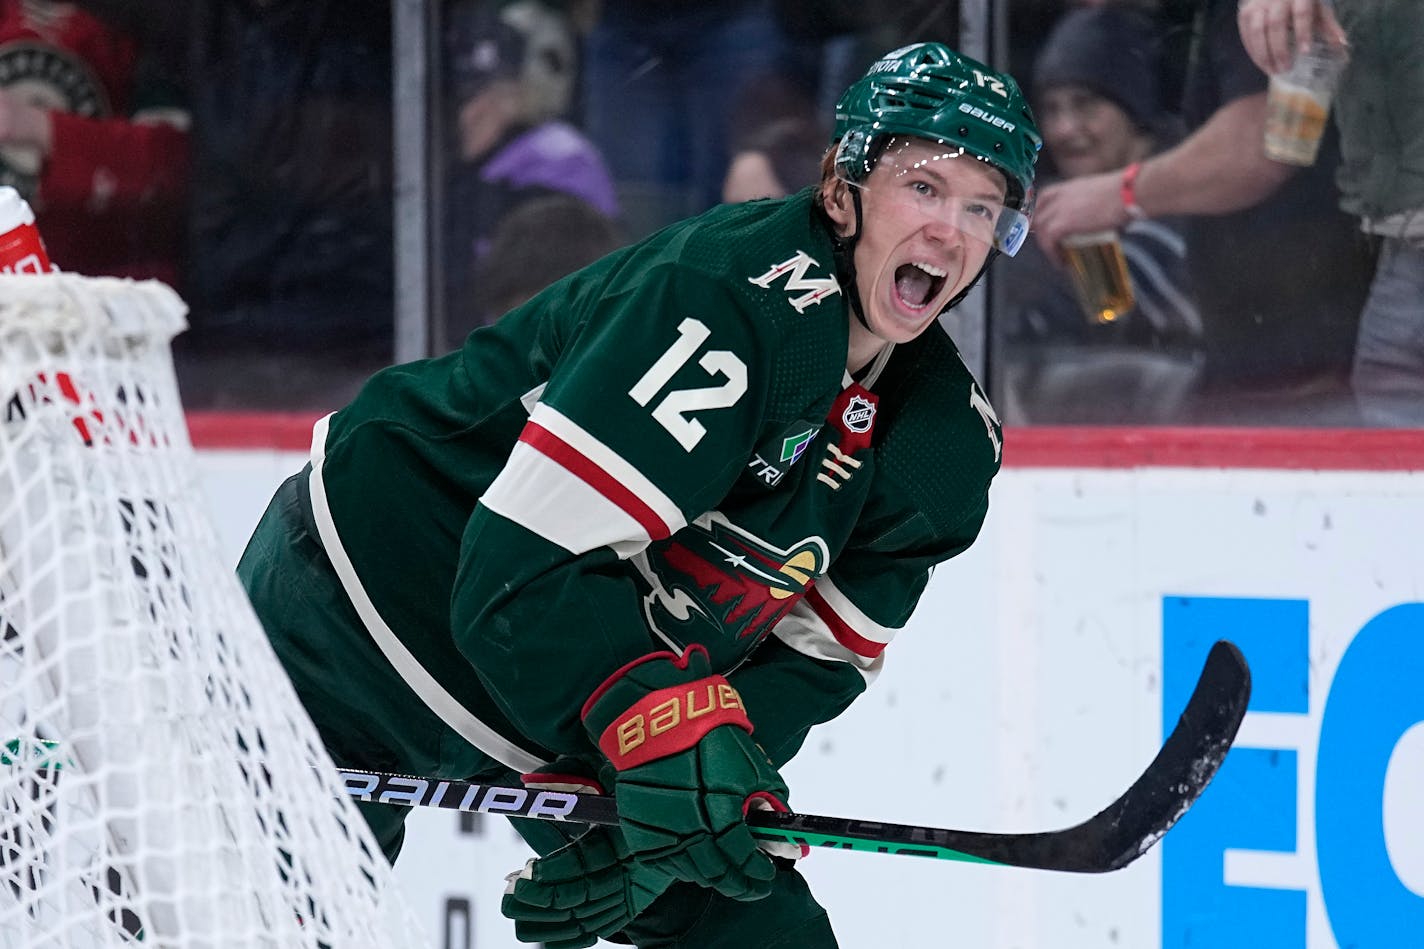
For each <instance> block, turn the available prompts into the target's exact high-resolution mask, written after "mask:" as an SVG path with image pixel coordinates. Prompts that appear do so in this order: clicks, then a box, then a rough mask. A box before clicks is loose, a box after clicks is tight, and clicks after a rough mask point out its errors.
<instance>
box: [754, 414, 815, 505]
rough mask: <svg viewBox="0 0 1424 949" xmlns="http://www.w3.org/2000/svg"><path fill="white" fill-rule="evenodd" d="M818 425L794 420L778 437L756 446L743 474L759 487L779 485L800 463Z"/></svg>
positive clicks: (813, 439)
mask: <svg viewBox="0 0 1424 949" xmlns="http://www.w3.org/2000/svg"><path fill="white" fill-rule="evenodd" d="M821 424H822V423H820V422H812V421H810V420H808V419H798V420H797V421H795V422H793V423H791V424H790V425H788V426H787V427H786V429H785V430H784V431H783V432H782V434H781V435H778V436H776V437H774V438H768V439H767V440H766V441H764V442H762V443H761V444H760V445H758V446H757V449H756V451H755V452H753V453H752V457H751V460H749V461H748V462H747V474H748V475H749V476H750V477H751V478H752V480H754V481H756V483H757V484H759V485H761V486H762V487H763V488H767V489H771V488H774V487H776V486H777V485H779V484H780V483H781V481H782V479H783V478H785V477H786V472H788V471H789V470H791V466H792V465H794V464H796V462H798V461H800V460H801V458H802V456H804V455H805V454H806V449H807V448H808V447H809V446H810V444H811V443H812V442H814V441H815V440H816V436H818V435H819V434H820V433H821Z"/></svg>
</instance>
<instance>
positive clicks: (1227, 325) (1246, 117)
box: [1034, 0, 1372, 424]
mask: <svg viewBox="0 0 1424 949" xmlns="http://www.w3.org/2000/svg"><path fill="white" fill-rule="evenodd" d="M1196 26H1197V35H1198V36H1199V37H1200V38H1201V41H1200V43H1199V48H1198V50H1197V55H1196V56H1195V57H1194V58H1193V66H1192V70H1191V72H1190V74H1189V75H1188V77H1187V84H1186V90H1185V98H1184V118H1185V119H1186V122H1187V126H1188V127H1189V128H1190V129H1192V131H1191V134H1189V135H1188V136H1187V137H1186V138H1185V139H1184V140H1183V141H1182V142H1181V143H1180V144H1178V145H1177V146H1176V147H1174V148H1171V149H1168V150H1167V151H1165V152H1162V153H1161V154H1158V155H1155V156H1153V157H1151V158H1149V159H1147V160H1146V161H1144V162H1142V163H1141V165H1140V169H1139V170H1138V171H1137V172H1136V174H1135V175H1130V174H1128V173H1127V171H1128V168H1131V167H1132V166H1127V168H1121V169H1114V170H1112V171H1108V172H1105V173H1102V174H1094V175H1084V176H1082V177H1078V178H1073V179H1071V180H1068V181H1064V182H1060V183H1058V184H1055V185H1050V186H1049V187H1047V188H1045V189H1044V190H1043V193H1042V194H1041V195H1040V196H1039V202H1038V210H1037V213H1036V215H1035V218H1034V229H1035V231H1036V232H1037V234H1038V236H1039V239H1040V241H1041V242H1042V243H1043V245H1044V246H1045V247H1046V248H1049V249H1050V250H1051V249H1052V248H1054V247H1056V245H1057V244H1058V243H1059V242H1060V241H1061V240H1062V239H1063V238H1064V237H1066V236H1067V235H1069V234H1073V233H1083V232H1089V231H1098V230H1104V229H1108V228H1121V227H1123V226H1125V225H1126V224H1128V223H1129V222H1130V221H1131V220H1132V219H1133V217H1134V215H1135V214H1137V213H1139V211H1140V212H1141V213H1144V214H1146V215H1148V216H1150V217H1163V216H1170V215H1190V216H1192V217H1191V222H1190V227H1189V230H1188V243H1187V261H1188V267H1189V269H1190V272H1191V277H1192V288H1193V292H1194V294H1195V297H1196V301H1197V306H1198V308H1199V311H1200V313H1201V316H1202V322H1203V342H1204V344H1205V347H1206V354H1207V355H1206V358H1207V361H1206V367H1205V378H1204V386H1205V387H1206V388H1207V394H1206V395H1205V396H1204V397H1203V398H1202V399H1201V400H1199V401H1198V409H1197V411H1198V412H1200V413H1201V414H1202V415H1203V416H1204V417H1205V418H1206V419H1208V420H1213V421H1251V422H1257V423H1263V422H1295V423H1307V424H1310V423H1317V424H1342V423H1348V422H1349V421H1350V420H1352V419H1353V418H1354V417H1355V414H1354V410H1353V406H1352V403H1351V400H1350V399H1349V397H1348V392H1347V389H1346V386H1345V376H1346V373H1347V370H1348V367H1349V365H1350V358H1351V353H1352V351H1353V348H1354V338H1355V327H1356V324H1357V319H1358V314H1359V310H1360V305H1361V304H1362V303H1363V300H1364V295H1365V290H1366V287H1367V285H1368V279H1369V272H1370V268H1371V265H1372V262H1371V255H1370V252H1369V248H1368V246H1367V244H1366V243H1365V242H1364V241H1363V240H1361V239H1360V237H1359V235H1358V234H1356V233H1355V232H1354V229H1353V228H1352V227H1351V224H1350V221H1349V219H1348V218H1347V217H1346V216H1345V215H1343V214H1341V213H1340V211H1339V210H1338V209H1337V208H1335V207H1334V195H1333V193H1332V192H1333V186H1332V184H1331V177H1332V175H1333V174H1334V170H1335V167H1336V164H1337V162H1338V147H1337V146H1336V144H1335V141H1334V139H1333V136H1327V140H1326V141H1325V142H1324V143H1323V145H1322V147H1321V155H1320V158H1319V160H1318V161H1317V162H1316V164H1315V165H1314V166H1313V167H1312V168H1310V169H1300V170H1298V169H1296V168H1294V167H1292V166H1288V165H1282V164H1278V163H1276V162H1274V161H1271V160H1270V159H1268V158H1266V157H1265V155H1264V153H1263V151H1262V147H1261V142H1262V137H1263V134H1264V127H1265V110H1266V76H1265V74H1264V73H1263V72H1261V70H1259V69H1258V68H1256V66H1255V65H1254V64H1252V63H1251V61H1250V59H1249V57H1247V55H1246V51H1245V49H1244V48H1243V47H1242V45H1241V39H1240V37H1239V35H1238V33H1237V28H1236V4H1235V3H1234V2H1232V0H1202V2H1201V5H1200V7H1199V8H1198V10H1197V13H1196Z"/></svg>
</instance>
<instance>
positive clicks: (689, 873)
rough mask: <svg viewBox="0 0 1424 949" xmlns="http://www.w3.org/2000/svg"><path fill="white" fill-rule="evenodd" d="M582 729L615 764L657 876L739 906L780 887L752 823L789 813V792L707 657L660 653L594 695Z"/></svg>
mask: <svg viewBox="0 0 1424 949" xmlns="http://www.w3.org/2000/svg"><path fill="white" fill-rule="evenodd" d="M583 723H584V727H585V728H586V729H588V732H589V734H590V735H591V736H592V737H593V740H594V741H595V742H596V743H597V744H598V747H599V749H600V750H601V751H602V752H603V754H604V755H605V756H606V757H607V758H608V761H609V763H610V765H611V770H612V771H613V772H614V776H613V778H612V780H611V781H608V782H606V783H609V784H612V785H613V789H614V797H615V799H616V800H617V801H618V816H619V818H620V819H621V821H622V823H621V827H622V830H623V837H624V839H625V840H626V841H627V844H628V849H629V851H630V852H631V853H632V854H633V856H635V857H637V858H638V859H639V860H640V861H641V862H642V863H643V864H645V865H646V866H648V867H649V868H650V869H653V870H657V871H660V872H662V873H666V874H668V875H670V876H672V877H675V878H676V879H678V880H685V881H687V882H689V883H696V884H699V885H701V886H706V887H711V888H712V889H714V890H716V891H717V892H719V893H721V894H723V895H725V896H730V897H732V898H733V899H739V900H755V899H760V898H761V897H763V896H765V895H766V894H767V893H768V892H769V891H770V889H771V882H772V879H773V877H774V876H775V873H776V871H775V868H774V867H773V866H772V863H771V858H770V857H768V856H767V855H766V854H765V853H762V852H761V851H760V850H759V849H758V848H757V842H756V841H755V840H754V839H753V838H752V834H751V829H750V828H749V827H748V826H747V823H746V820H745V815H746V812H747V811H748V810H749V809H750V808H752V807H770V808H772V809H775V810H783V811H784V810H786V804H785V803H784V801H785V799H786V796H787V795H786V784H785V782H784V781H782V779H781V775H779V774H778V773H777V771H776V769H775V768H774V767H772V765H771V762H770V761H768V760H767V757H766V754H765V753H764V752H763V751H762V750H761V749H760V748H758V747H757V745H756V743H755V742H753V741H752V738H751V731H752V725H751V721H750V720H749V719H748V718H747V713H746V710H745V708H744V707H743V706H742V700H741V697H740V696H739V695H738V694H737V690H736V689H734V688H732V686H731V684H730V683H728V682H727V680H726V679H724V678H723V677H722V676H720V675H712V674H711V664H710V661H709V659H708V656H707V650H706V649H704V648H702V647H701V646H697V645H693V646H689V647H688V648H687V649H686V650H685V651H684V652H683V654H682V656H681V657H678V656H675V655H673V654H672V653H670V652H658V653H652V654H650V655H647V656H644V657H642V658H641V659H638V660H635V661H634V662H631V663H629V664H628V665H626V666H624V667H623V668H621V669H619V670H618V671H617V672H615V673H614V674H613V675H611V676H610V677H609V678H608V679H607V680H606V681H605V682H604V683H603V685H601V686H599V687H598V689H597V690H595V691H594V693H593V695H591V696H590V697H589V699H588V701H587V702H585V703H584V707H583Z"/></svg>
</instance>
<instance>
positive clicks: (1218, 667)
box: [341, 640, 1251, 873]
mask: <svg viewBox="0 0 1424 949" xmlns="http://www.w3.org/2000/svg"><path fill="white" fill-rule="evenodd" d="M1250 697H1251V672H1250V670H1249V669H1248V668H1247V666H1246V661H1245V659H1244V658H1242V656H1241V652H1240V650H1238V649H1237V648H1236V646H1234V645H1233V644H1231V643H1229V642H1226V641H1225V640H1222V641H1220V642H1218V643H1216V645H1214V646H1212V648H1211V652H1210V653H1208V655H1207V659H1206V665H1205V667H1204V668H1203V670H1202V674H1201V678H1200V679H1199V680H1198V681H1197V685H1196V688H1195V689H1194V690H1193V691H1192V696H1191V699H1190V700H1189V701H1188V702H1187V707H1186V708H1185V709H1184V710H1183V712H1182V715H1181V718H1179V719H1178V720H1177V725H1176V727H1175V728H1173V729H1172V734H1171V735H1170V736H1168V738H1167V741H1166V743H1165V744H1164V745H1163V746H1162V748H1161V750H1160V751H1158V752H1157V757H1156V758H1154V759H1153V760H1152V763H1151V764H1150V765H1148V766H1147V770H1146V771H1144V772H1143V773H1142V776H1141V777H1139V778H1138V779H1137V780H1136V781H1135V782H1133V784H1132V786H1131V787H1130V788H1128V789H1127V791H1126V792H1125V793H1124V794H1123V795H1122V796H1121V797H1119V798H1118V799H1117V800H1116V801H1114V802H1113V803H1112V804H1110V805H1108V807H1107V808H1105V809H1104V810H1102V811H1101V812H1099V813H1098V814H1097V815H1096V816H1094V817H1092V818H1090V819H1089V820H1086V821H1084V822H1083V823H1081V824H1077V825H1075V826H1073V827H1067V828H1064V829H1062V830H1054V831H1046V832H1043V833H1031V834H998V833H987V832H983V831H972V830H947V829H941V828H937V827H916V826H911V825H905V824H884V823H880V822H878V821H866V820H851V819H848V818H842V817H818V816H816V815H814V814H776V813H770V812H766V811H753V812H752V813H751V814H749V815H748V816H747V822H748V823H749V824H751V825H752V830H753V833H754V835H755V836H756V837H758V838H760V839H762V840H775V841H790V842H792V843H797V844H807V845H809V846H812V847H832V848H837V849H841V850H865V851H870V852H873V853H891V854H900V855H904V856H915V857H934V858H937V859H940V860H961V861H967V862H972V863H989V864H998V865H1002V866H1011V867H1028V868H1032V869H1037V870H1059V871H1066V872H1070V873H1106V872H1107V871H1109V870H1117V869H1119V868H1121V867H1125V866H1127V865H1128V864H1129V863H1131V862H1132V861H1134V860H1136V859H1137V858H1138V857H1140V856H1142V855H1143V854H1144V853H1146V852H1147V851H1148V850H1149V849H1151V847H1152V845H1153V844H1155V843H1156V842H1157V841H1158V840H1160V839H1161V838H1162V835H1163V834H1165V833H1167V831H1168V830H1170V829H1171V827H1172V825H1173V824H1175V823H1176V822H1177V820H1178V819H1179V818H1180V817H1181V816H1182V815H1183V814H1185V813H1186V812H1187V809H1188V808H1190V807H1191V806H1192V803H1193V802H1195V801H1196V799H1197V798H1198V797H1200V796H1201V793H1202V791H1203V790H1205V789H1206V786H1207V784H1208V783H1210V781H1211V779H1212V778H1213V777H1214V776H1215V775H1216V772H1217V770H1218V769H1219V768H1220V767H1221V763H1222V761H1223V759H1225V757H1226V752H1227V751H1228V750H1229V749H1230V748H1231V743H1232V741H1234V740H1235V738H1236V731H1237V729H1238V728H1239V727H1240V725H1241V720H1242V718H1243V717H1244V716H1245V714H1246V704H1247V702H1248V701H1249V699H1250ZM341 779H342V782H343V785H344V787H345V790H346V792H347V793H348V794H350V795H352V796H353V797H355V798H357V799H358V800H361V801H376V802H379V803H384V804H399V805H405V806H407V807H442V808H448V809H451V810H457V811H476V812H481V813H489V814H504V815H506V816H509V817H535V818H541V819H547V820H565V821H577V822H581V823H585V824H616V823H618V811H617V808H616V807H615V806H614V801H613V798H612V797H608V796H602V795H593V794H570V793H565V792H561V791H538V790H532V789H526V788H517V787H499V786H494V785H487V784H486V785H482V784H472V783H470V782H468V781H455V780H439V779H435V778H417V777H409V776H406V775H398V774H385V773H382V772H371V771H353V770H349V769H347V770H343V771H341Z"/></svg>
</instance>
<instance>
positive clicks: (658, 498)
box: [529, 402, 687, 534]
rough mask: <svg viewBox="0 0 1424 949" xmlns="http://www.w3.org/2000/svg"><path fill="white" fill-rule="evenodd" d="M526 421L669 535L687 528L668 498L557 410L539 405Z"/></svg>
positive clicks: (609, 449) (685, 521) (621, 457)
mask: <svg viewBox="0 0 1424 949" xmlns="http://www.w3.org/2000/svg"><path fill="white" fill-rule="evenodd" d="M529 421H530V422H533V423H534V424H536V425H539V426H541V427H543V428H546V429H548V430H549V431H550V432H552V433H553V434H555V435H557V436H558V437H559V438H561V439H562V440H563V441H565V442H567V443H568V444H569V445H570V446H571V447H572V448H573V449H574V450H575V451H577V452H579V453H580V454H582V455H583V456H584V457H586V458H587V459H588V460H589V461H591V462H593V463H594V464H595V465H597V466H598V467H599V468H601V469H603V470H604V471H605V472H607V473H608V475H609V476H610V477H612V478H613V479H614V480H615V481H617V482H618V483H619V484H621V485H623V487H625V488H627V489H628V490H629V491H630V492H632V494H633V495H634V496H635V497H637V498H638V499H639V500H640V501H642V502H643V503H644V504H646V505H647V506H648V507H649V508H651V509H652V510H653V512H654V513H656V514H657V516H658V517H659V518H661V519H662V522H663V523H664V524H666V525H667V529H668V533H669V534H676V533H677V532H678V531H680V530H681V529H682V528H683V527H685V526H687V519H686V518H684V517H683V515H682V511H681V510H680V509H679V508H678V506H677V504H675V503H674V502H673V500H672V498H670V497H668V496H667V495H666V494H664V493H663V491H662V489H661V488H659V487H658V486H657V485H656V484H653V482H652V481H651V480H649V479H648V477H647V476H646V475H644V474H643V473H642V472H641V471H639V470H638V469H637V468H635V467H633V465H631V464H629V463H628V462H627V461H626V460H624V458H623V456H622V455H619V454H618V453H617V452H615V451H614V450H613V449H612V448H609V447H608V446H607V445H605V444H604V443H603V442H601V441H599V440H598V439H597V438H595V437H594V436H592V435H590V434H589V433H588V432H587V431H585V430H584V429H583V427H581V426H580V425H579V424H578V423H577V422H575V421H574V420H573V419H571V418H569V417H568V416H567V415H564V414H563V413H562V412H560V411H559V410H558V409H556V408H554V407H553V406H551V405H549V404H548V403H546V402H540V403H539V404H538V405H536V406H534V411H533V412H532V413H530V415H529Z"/></svg>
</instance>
